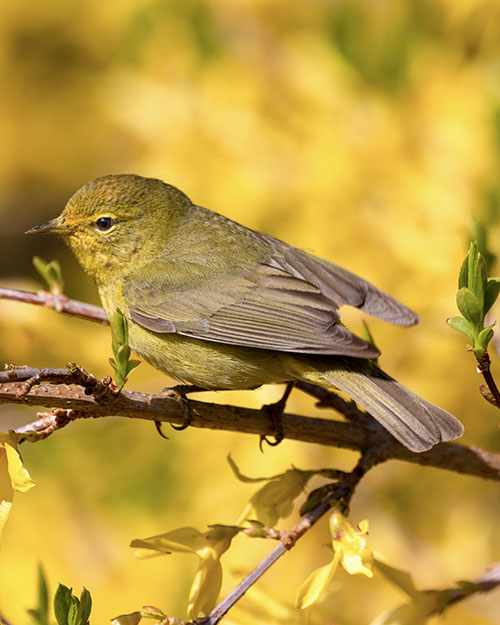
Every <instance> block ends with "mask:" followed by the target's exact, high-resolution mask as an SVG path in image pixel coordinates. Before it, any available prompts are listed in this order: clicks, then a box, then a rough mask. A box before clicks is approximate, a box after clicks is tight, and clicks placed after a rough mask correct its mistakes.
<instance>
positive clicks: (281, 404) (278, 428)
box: [259, 382, 293, 451]
mask: <svg viewBox="0 0 500 625" xmlns="http://www.w3.org/2000/svg"><path fill="white" fill-rule="evenodd" d="M292 389H293V382H288V383H287V385H286V389H285V392H284V393H283V397H282V398H281V399H280V400H279V401H277V402H275V403H274V404H266V405H265V406H262V408H261V410H263V411H264V412H267V413H268V415H269V418H270V420H271V424H272V426H273V429H274V433H273V435H274V440H273V441H272V440H269V438H268V437H267V436H266V435H265V434H261V436H260V440H259V449H260V451H263V449H262V445H263V444H264V443H267V444H268V445H269V446H270V447H276V445H279V444H280V443H281V441H282V440H283V439H284V438H285V434H284V432H283V421H282V419H281V417H282V416H283V412H284V410H285V406H286V402H287V400H288V396H289V395H290V393H291V392H292Z"/></svg>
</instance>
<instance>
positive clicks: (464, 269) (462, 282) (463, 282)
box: [458, 247, 471, 289]
mask: <svg viewBox="0 0 500 625" xmlns="http://www.w3.org/2000/svg"><path fill="white" fill-rule="evenodd" d="M470 252H471V250H470V247H469V252H468V253H467V256H466V257H465V258H464V260H463V262H462V265H461V267H460V273H459V274H458V288H459V289H463V288H464V287H466V286H469V284H468V280H467V276H468V274H469V254H470Z"/></svg>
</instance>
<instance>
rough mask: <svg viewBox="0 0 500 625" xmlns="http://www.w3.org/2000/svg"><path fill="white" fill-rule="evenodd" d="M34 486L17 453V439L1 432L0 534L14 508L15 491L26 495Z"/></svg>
mask: <svg viewBox="0 0 500 625" xmlns="http://www.w3.org/2000/svg"><path fill="white" fill-rule="evenodd" d="M34 485H35V482H34V481H33V480H32V479H31V477H30V475H29V473H28V471H27V470H26V469H25V468H24V465H23V462H22V460H21V456H20V455H19V453H18V452H17V449H16V441H15V438H14V437H13V436H11V435H10V434H9V433H8V432H0V533H1V532H2V530H3V527H4V525H5V522H6V521H7V517H8V516H9V512H10V509H11V508H12V499H13V497H14V491H16V490H17V491H19V492H22V493H25V492H26V491H28V490H29V489H30V488H33V486H34Z"/></svg>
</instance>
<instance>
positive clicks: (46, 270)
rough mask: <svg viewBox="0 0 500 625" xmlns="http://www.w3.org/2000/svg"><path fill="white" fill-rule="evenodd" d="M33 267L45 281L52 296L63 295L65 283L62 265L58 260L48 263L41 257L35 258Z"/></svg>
mask: <svg viewBox="0 0 500 625" xmlns="http://www.w3.org/2000/svg"><path fill="white" fill-rule="evenodd" d="M33 266H34V267H35V269H36V270H37V271H38V273H39V274H40V276H41V277H42V278H43V279H44V281H45V283H46V284H47V286H48V288H49V291H50V292H51V293H52V295H61V294H62V292H63V287H64V281H63V277H62V271H61V265H60V264H59V263H58V262H57V260H51V261H50V262H49V263H48V262H46V261H45V260H43V258H40V257H39V256H33Z"/></svg>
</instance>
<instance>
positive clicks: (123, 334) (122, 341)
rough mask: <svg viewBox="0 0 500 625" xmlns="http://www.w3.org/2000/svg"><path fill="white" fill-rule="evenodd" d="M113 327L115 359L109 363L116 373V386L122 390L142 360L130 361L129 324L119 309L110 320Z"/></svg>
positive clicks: (112, 346) (112, 344) (112, 343)
mask: <svg viewBox="0 0 500 625" xmlns="http://www.w3.org/2000/svg"><path fill="white" fill-rule="evenodd" d="M109 323H110V325H111V336H112V342H111V348H112V350H113V356H114V358H110V359H109V362H110V364H111V366H112V367H113V370H114V372H115V382H116V386H117V387H118V388H119V389H121V388H123V386H124V385H125V382H126V381H127V378H128V376H129V375H130V373H131V372H132V371H133V370H134V369H135V368H136V367H137V366H138V365H139V364H140V362H141V361H140V360H130V353H131V350H130V347H129V345H128V322H127V319H126V317H125V316H124V315H123V313H122V312H121V310H120V309H117V310H116V311H115V313H114V315H112V317H111V318H110V320H109Z"/></svg>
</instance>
